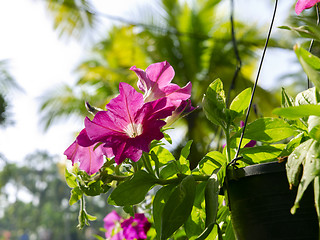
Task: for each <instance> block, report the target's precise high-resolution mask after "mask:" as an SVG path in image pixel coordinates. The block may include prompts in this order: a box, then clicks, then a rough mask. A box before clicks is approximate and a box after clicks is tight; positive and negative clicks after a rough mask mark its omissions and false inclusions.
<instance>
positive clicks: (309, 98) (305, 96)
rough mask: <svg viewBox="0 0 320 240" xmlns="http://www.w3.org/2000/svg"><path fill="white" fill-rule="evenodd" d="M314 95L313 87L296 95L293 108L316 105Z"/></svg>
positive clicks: (315, 96)
mask: <svg viewBox="0 0 320 240" xmlns="http://www.w3.org/2000/svg"><path fill="white" fill-rule="evenodd" d="M316 94H317V92H316V88H314V87H313V88H309V89H307V90H305V91H302V92H300V93H298V94H297V96H296V98H295V102H294V104H295V106H299V105H307V104H313V105H317V103H318V101H317V95H316Z"/></svg>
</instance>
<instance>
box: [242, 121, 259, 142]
mask: <svg viewBox="0 0 320 240" xmlns="http://www.w3.org/2000/svg"><path fill="white" fill-rule="evenodd" d="M240 127H241V128H242V127H244V121H240ZM256 144H257V142H256V141H255V140H251V141H250V142H248V143H247V144H246V145H245V146H244V147H245V148H247V147H254V146H255V145H256Z"/></svg>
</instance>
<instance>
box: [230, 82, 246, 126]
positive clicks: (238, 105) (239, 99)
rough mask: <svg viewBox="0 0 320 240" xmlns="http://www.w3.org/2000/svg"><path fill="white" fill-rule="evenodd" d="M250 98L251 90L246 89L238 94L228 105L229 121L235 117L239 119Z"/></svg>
mask: <svg viewBox="0 0 320 240" xmlns="http://www.w3.org/2000/svg"><path fill="white" fill-rule="evenodd" d="M250 98H251V88H247V89H245V90H243V91H242V92H241V93H239V95H238V96H236V97H235V98H234V99H233V101H232V102H231V104H230V110H232V112H231V115H232V116H231V120H233V119H235V118H236V117H241V116H242V115H243V114H244V113H245V110H246V109H247V108H248V106H249V103H250Z"/></svg>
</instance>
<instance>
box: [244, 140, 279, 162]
mask: <svg viewBox="0 0 320 240" xmlns="http://www.w3.org/2000/svg"><path fill="white" fill-rule="evenodd" d="M284 147H285V145H282V144H277V145H273V146H269V145H266V146H256V147H249V148H242V149H241V155H242V156H243V157H244V158H245V159H248V160H250V162H251V163H252V164H257V163H263V162H270V161H271V160H275V159H276V158H277V157H278V156H280V154H281V153H282V150H283V148H284Z"/></svg>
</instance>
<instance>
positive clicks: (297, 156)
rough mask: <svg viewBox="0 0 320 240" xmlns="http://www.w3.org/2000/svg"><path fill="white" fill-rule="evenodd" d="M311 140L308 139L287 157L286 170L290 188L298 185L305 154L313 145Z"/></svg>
mask: <svg viewBox="0 0 320 240" xmlns="http://www.w3.org/2000/svg"><path fill="white" fill-rule="evenodd" d="M313 141H314V140H313V139H309V140H307V141H305V142H303V143H301V144H300V145H299V146H298V147H296V149H295V150H294V151H293V152H292V153H291V154H290V155H289V157H288V160H287V164H286V170H287V177H288V182H289V184H290V186H292V185H294V186H297V185H298V183H299V177H300V176H301V175H300V174H301V171H302V163H303V162H304V160H305V158H306V155H307V152H308V151H309V148H310V147H311V145H312V143H313Z"/></svg>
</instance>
